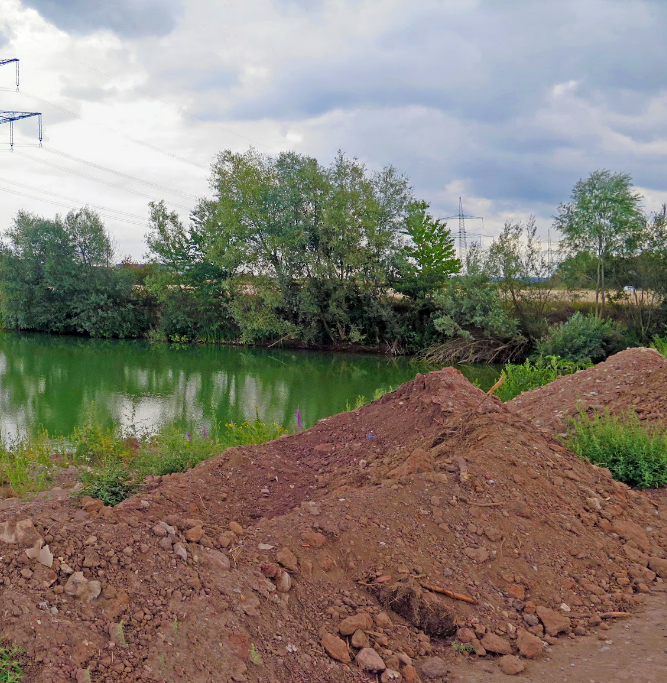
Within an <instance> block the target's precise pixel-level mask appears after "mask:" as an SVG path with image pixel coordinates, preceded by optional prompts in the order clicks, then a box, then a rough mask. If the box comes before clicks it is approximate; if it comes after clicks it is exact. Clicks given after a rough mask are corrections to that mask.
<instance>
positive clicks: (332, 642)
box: [322, 633, 350, 663]
mask: <svg viewBox="0 0 667 683" xmlns="http://www.w3.org/2000/svg"><path fill="white" fill-rule="evenodd" d="M322 647H323V648H324V649H325V650H326V651H327V654H328V655H329V657H332V658H333V659H335V660H337V661H339V662H343V663H347V662H349V661H350V653H349V652H348V649H347V644H346V643H345V641H344V640H343V639H342V638H339V637H338V636H334V635H332V634H331V633H325V634H324V635H323V636H322Z"/></svg>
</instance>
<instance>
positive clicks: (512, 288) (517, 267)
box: [486, 216, 552, 339]
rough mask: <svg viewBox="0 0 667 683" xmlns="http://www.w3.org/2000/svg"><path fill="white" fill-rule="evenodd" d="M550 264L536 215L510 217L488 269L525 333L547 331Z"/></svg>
mask: <svg viewBox="0 0 667 683" xmlns="http://www.w3.org/2000/svg"><path fill="white" fill-rule="evenodd" d="M550 270H551V269H550V264H549V263H548V262H547V259H546V258H545V257H544V253H543V252H542V249H541V248H540V244H539V240H538V239H537V224H536V222H535V218H534V216H531V217H530V218H529V219H528V220H527V221H526V222H525V223H521V222H512V221H507V222H506V223H505V225H504V226H503V229H502V231H501V233H500V235H499V236H498V238H497V239H496V240H494V242H493V244H492V245H491V246H490V247H489V250H488V254H487V258H486V271H487V273H488V274H489V275H490V276H492V277H494V278H495V279H496V280H497V281H498V288H499V290H500V291H501V293H502V294H503V295H504V296H505V298H506V299H507V300H508V301H509V302H510V303H511V305H512V308H513V309H514V314H515V316H516V317H517V318H518V319H519V321H520V323H521V327H522V329H523V331H524V333H525V334H526V335H528V337H530V338H532V339H536V338H538V337H540V336H541V335H542V334H544V332H546V318H545V313H546V308H547V305H548V303H549V300H550V298H551V290H552V284H551V280H550V275H551V272H550Z"/></svg>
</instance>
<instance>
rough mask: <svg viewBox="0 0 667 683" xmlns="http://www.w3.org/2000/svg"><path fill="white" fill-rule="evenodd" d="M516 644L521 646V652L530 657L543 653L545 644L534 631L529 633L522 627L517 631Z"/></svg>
mask: <svg viewBox="0 0 667 683" xmlns="http://www.w3.org/2000/svg"><path fill="white" fill-rule="evenodd" d="M516 646H517V647H518V648H519V652H520V653H521V654H522V655H523V656H524V657H527V658H528V659H532V658H533V657H537V655H539V654H541V653H542V650H543V649H544V645H543V644H542V641H541V640H540V639H539V638H538V637H537V636H534V635H533V634H532V633H528V631H526V629H523V628H520V629H519V630H518V631H517V639H516Z"/></svg>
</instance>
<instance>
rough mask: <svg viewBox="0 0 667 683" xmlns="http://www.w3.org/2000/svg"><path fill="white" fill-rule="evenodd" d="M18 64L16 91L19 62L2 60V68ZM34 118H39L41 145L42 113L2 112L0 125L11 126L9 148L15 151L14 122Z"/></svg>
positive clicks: (38, 127) (38, 129)
mask: <svg viewBox="0 0 667 683" xmlns="http://www.w3.org/2000/svg"><path fill="white" fill-rule="evenodd" d="M12 62H16V90H18V89H19V60H18V59H16V58H12V59H0V66H3V65H4V64H11V63H12ZM32 116H36V117H37V135H38V137H39V144H40V146H41V144H42V113H41V112H38V111H2V110H0V125H1V124H3V123H8V124H9V147H10V148H11V149H12V150H13V149H14V121H20V120H21V119H28V118H31V117H32Z"/></svg>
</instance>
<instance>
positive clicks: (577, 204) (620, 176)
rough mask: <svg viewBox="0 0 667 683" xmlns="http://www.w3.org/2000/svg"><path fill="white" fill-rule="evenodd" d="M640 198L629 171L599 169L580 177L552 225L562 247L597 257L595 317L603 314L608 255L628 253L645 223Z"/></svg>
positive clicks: (634, 245) (634, 244)
mask: <svg viewBox="0 0 667 683" xmlns="http://www.w3.org/2000/svg"><path fill="white" fill-rule="evenodd" d="M641 201H642V197H641V195H640V194H639V193H638V192H636V191H635V190H634V189H633V186H632V177H631V176H630V175H629V174H628V173H612V172H611V171H608V170H606V169H602V170H598V171H593V173H591V174H590V175H589V176H588V178H585V179H581V180H579V181H578V182H577V183H576V184H575V186H574V189H573V190H572V195H571V197H570V201H569V202H568V203H567V204H561V205H560V206H559V207H558V214H557V215H556V217H555V221H554V227H556V228H557V229H558V230H560V231H561V232H562V233H563V236H564V240H563V242H564V245H565V247H566V248H567V249H568V250H569V251H570V252H571V253H576V252H580V251H585V252H589V253H591V254H593V255H594V256H595V258H596V260H597V276H596V283H595V315H596V316H597V317H600V316H601V315H602V314H603V313H604V308H605V302H606V297H605V292H606V285H605V267H606V263H607V261H608V259H609V257H610V256H612V255H621V256H622V255H625V254H628V253H631V252H632V251H633V250H634V249H635V248H636V245H637V242H638V240H639V239H641V233H642V230H643V228H644V224H645V218H644V214H643V212H642V209H641Z"/></svg>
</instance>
